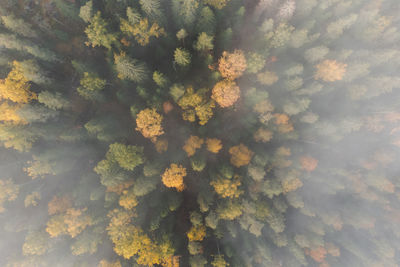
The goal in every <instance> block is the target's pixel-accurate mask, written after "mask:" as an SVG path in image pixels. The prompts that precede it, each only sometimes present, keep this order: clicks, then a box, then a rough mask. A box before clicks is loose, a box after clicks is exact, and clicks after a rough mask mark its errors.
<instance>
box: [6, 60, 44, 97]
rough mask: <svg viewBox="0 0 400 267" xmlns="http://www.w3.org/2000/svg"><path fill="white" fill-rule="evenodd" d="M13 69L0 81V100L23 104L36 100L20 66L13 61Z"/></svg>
mask: <svg viewBox="0 0 400 267" xmlns="http://www.w3.org/2000/svg"><path fill="white" fill-rule="evenodd" d="M12 65H13V68H12V70H11V71H10V72H9V73H8V76H7V77H6V78H5V79H4V80H0V99H5V100H10V101H12V102H15V103H20V104H25V103H28V102H30V101H31V100H34V99H37V95H36V94H35V93H34V92H32V91H31V90H30V87H31V85H30V84H29V80H28V79H27V78H26V77H25V76H24V74H23V72H22V69H21V65H20V63H19V62H18V61H13V63H12Z"/></svg>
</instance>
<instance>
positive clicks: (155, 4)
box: [139, 0, 162, 19]
mask: <svg viewBox="0 0 400 267" xmlns="http://www.w3.org/2000/svg"><path fill="white" fill-rule="evenodd" d="M139 3H140V6H141V8H142V10H143V11H144V13H146V14H147V16H149V17H150V18H153V19H160V18H161V16H162V12H161V3H160V0H139Z"/></svg>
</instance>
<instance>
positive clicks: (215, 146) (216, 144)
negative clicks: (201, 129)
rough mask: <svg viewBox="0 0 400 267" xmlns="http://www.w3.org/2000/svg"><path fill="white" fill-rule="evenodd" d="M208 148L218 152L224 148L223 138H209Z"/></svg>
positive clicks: (212, 151) (207, 141)
mask: <svg viewBox="0 0 400 267" xmlns="http://www.w3.org/2000/svg"><path fill="white" fill-rule="evenodd" d="M206 144H207V150H208V151H210V152H211V153H218V152H219V151H220V150H221V148H222V143H221V140H219V139H217V138H207V140H206Z"/></svg>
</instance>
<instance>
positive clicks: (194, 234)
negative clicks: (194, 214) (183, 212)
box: [187, 224, 206, 242]
mask: <svg viewBox="0 0 400 267" xmlns="http://www.w3.org/2000/svg"><path fill="white" fill-rule="evenodd" d="M205 237H206V227H205V226H204V225H202V224H200V225H196V226H192V228H190V230H189V232H188V233H187V238H188V239H189V241H190V242H192V241H202V240H203V239H204V238H205Z"/></svg>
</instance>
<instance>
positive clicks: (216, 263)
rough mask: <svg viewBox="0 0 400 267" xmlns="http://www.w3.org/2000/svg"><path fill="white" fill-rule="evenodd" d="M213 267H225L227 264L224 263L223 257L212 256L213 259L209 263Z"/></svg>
mask: <svg viewBox="0 0 400 267" xmlns="http://www.w3.org/2000/svg"><path fill="white" fill-rule="evenodd" d="M211 265H212V266H213V267H226V266H229V264H228V263H227V262H226V261H225V259H224V255H214V259H213V261H212V262H211Z"/></svg>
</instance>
